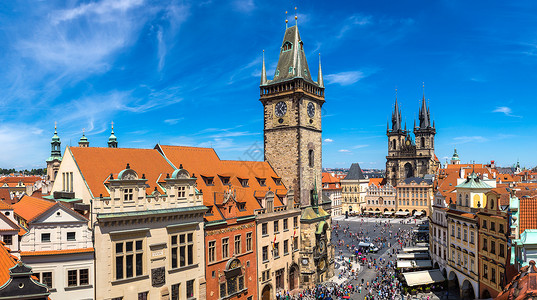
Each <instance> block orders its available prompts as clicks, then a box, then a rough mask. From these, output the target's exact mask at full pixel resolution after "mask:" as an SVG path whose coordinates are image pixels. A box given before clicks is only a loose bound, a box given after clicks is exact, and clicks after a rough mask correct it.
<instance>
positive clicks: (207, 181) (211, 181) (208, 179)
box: [201, 176, 214, 185]
mask: <svg viewBox="0 0 537 300" xmlns="http://www.w3.org/2000/svg"><path fill="white" fill-rule="evenodd" d="M201 178H203V181H204V182H205V185H214V177H205V176H201Z"/></svg>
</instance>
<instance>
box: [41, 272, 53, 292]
mask: <svg viewBox="0 0 537 300" xmlns="http://www.w3.org/2000/svg"><path fill="white" fill-rule="evenodd" d="M41 283H42V284H44V285H46V286H48V287H49V288H52V272H43V273H42V274H41Z"/></svg>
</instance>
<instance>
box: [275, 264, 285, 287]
mask: <svg viewBox="0 0 537 300" xmlns="http://www.w3.org/2000/svg"><path fill="white" fill-rule="evenodd" d="M283 272H284V270H283V269H279V270H276V290H280V289H283V288H284V286H283Z"/></svg>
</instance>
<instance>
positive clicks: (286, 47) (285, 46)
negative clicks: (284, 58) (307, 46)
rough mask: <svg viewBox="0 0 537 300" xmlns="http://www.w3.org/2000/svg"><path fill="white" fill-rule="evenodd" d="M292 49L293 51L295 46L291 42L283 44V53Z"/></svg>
mask: <svg viewBox="0 0 537 300" xmlns="http://www.w3.org/2000/svg"><path fill="white" fill-rule="evenodd" d="M291 49H293V44H291V42H285V43H284V44H283V47H282V50H283V51H288V50H291Z"/></svg>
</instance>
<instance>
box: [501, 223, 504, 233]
mask: <svg viewBox="0 0 537 300" xmlns="http://www.w3.org/2000/svg"><path fill="white" fill-rule="evenodd" d="M500 233H505V231H504V229H503V224H500Z"/></svg>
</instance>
